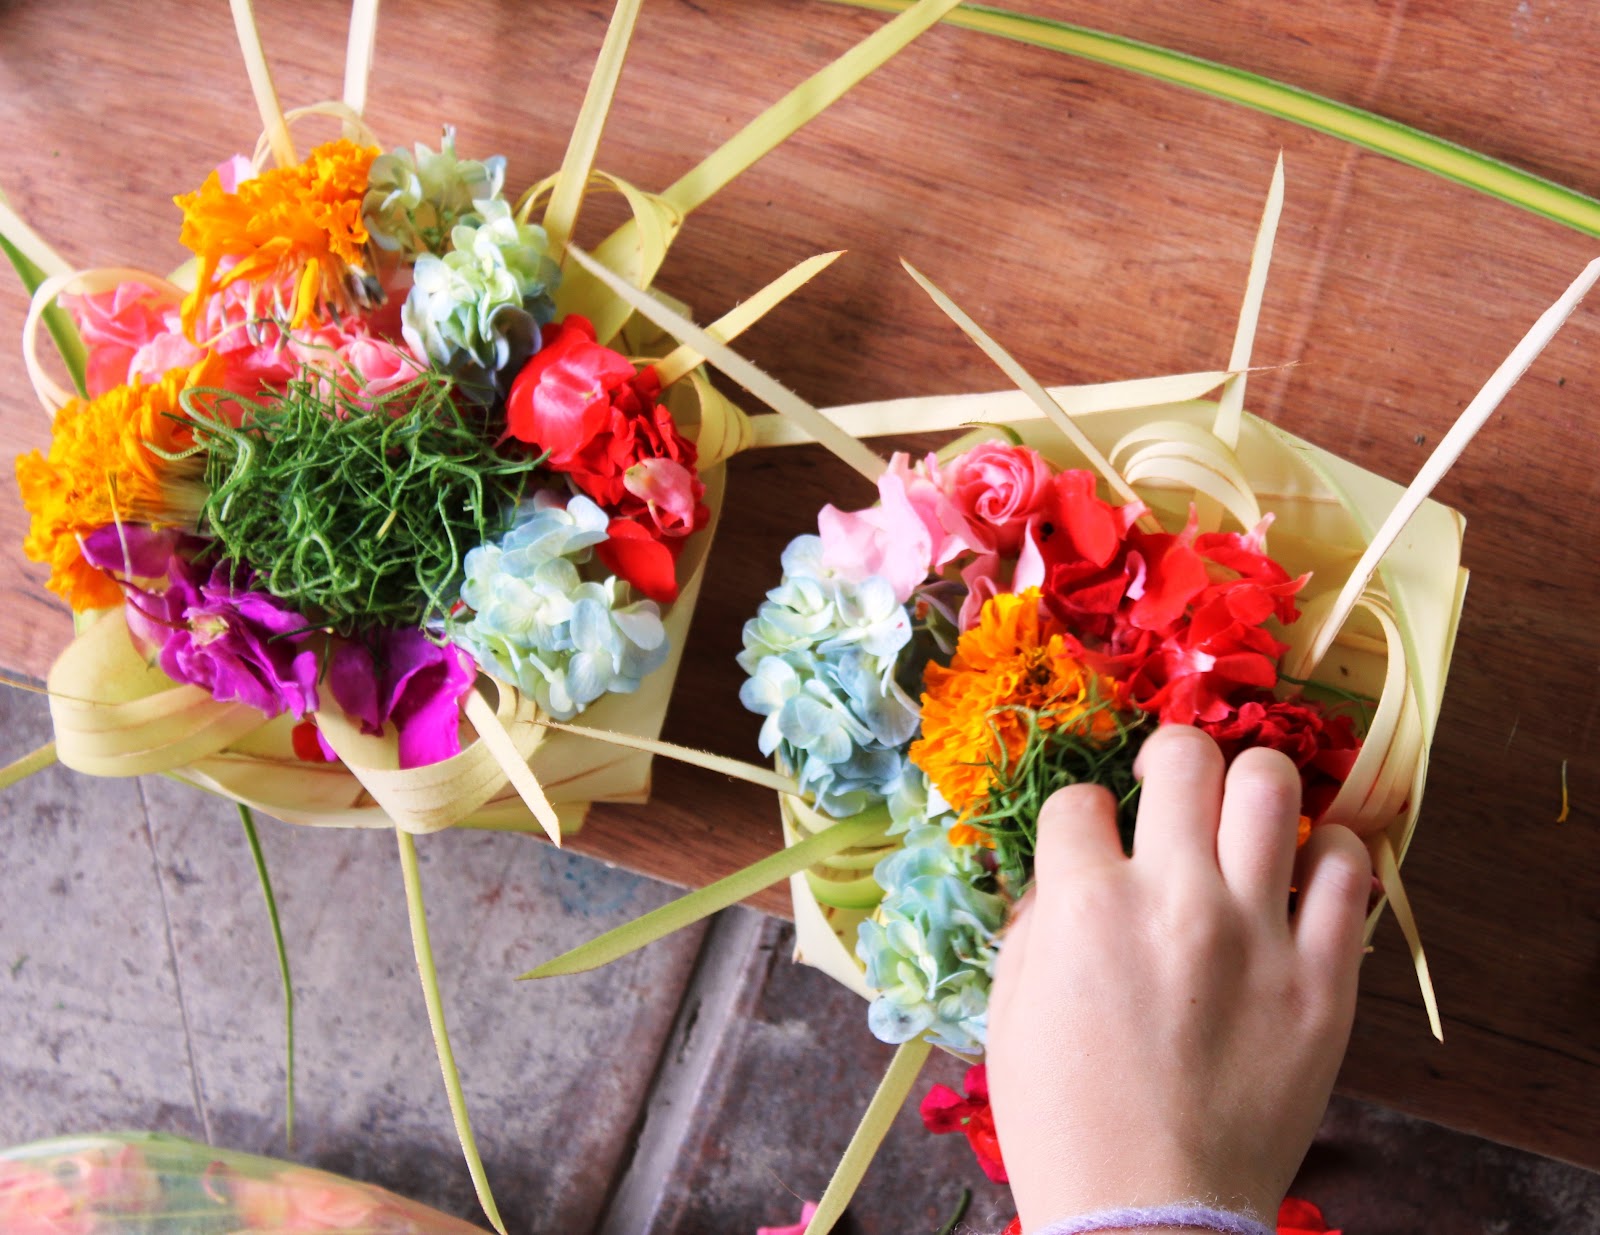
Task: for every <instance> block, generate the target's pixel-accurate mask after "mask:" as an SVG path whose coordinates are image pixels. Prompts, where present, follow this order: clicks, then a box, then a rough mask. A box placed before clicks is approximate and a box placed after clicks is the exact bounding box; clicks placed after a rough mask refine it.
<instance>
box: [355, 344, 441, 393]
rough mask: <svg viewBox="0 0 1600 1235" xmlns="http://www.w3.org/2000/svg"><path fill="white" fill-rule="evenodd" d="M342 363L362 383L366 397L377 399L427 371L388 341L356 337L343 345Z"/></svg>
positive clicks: (407, 353) (409, 354) (405, 352)
mask: <svg viewBox="0 0 1600 1235" xmlns="http://www.w3.org/2000/svg"><path fill="white" fill-rule="evenodd" d="M343 355H344V361H345V363H346V364H348V365H349V366H350V368H351V369H352V370H354V372H355V374H356V376H358V377H359V378H360V379H361V384H362V386H363V387H364V389H365V391H366V393H367V395H368V396H369V397H370V398H373V399H377V398H381V397H382V396H384V395H386V394H388V393H389V392H390V391H392V390H398V389H400V387H402V386H404V385H406V384H407V383H408V382H414V381H416V380H417V378H418V377H420V376H421V375H422V373H423V372H424V370H425V369H426V368H427V366H426V365H423V364H420V363H418V361H417V359H416V358H415V357H414V356H412V355H411V353H410V352H408V351H406V350H405V349H404V348H400V347H396V346H395V345H394V344H393V343H391V342H389V340H387V339H378V338H372V337H370V336H367V335H358V336H356V337H355V338H353V339H351V340H350V342H349V343H347V344H345V348H344V353H343Z"/></svg>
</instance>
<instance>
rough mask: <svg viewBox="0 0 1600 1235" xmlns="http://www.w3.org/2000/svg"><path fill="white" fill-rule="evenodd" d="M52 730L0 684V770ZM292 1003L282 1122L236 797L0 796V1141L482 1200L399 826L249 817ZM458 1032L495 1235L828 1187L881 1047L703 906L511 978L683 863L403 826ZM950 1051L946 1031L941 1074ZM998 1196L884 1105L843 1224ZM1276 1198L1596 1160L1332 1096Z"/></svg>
mask: <svg viewBox="0 0 1600 1235" xmlns="http://www.w3.org/2000/svg"><path fill="white" fill-rule="evenodd" d="M48 738H49V726H48V720H47V717H46V712H45V708H44V706H43V703H42V701H41V700H39V699H38V698H37V697H34V696H28V695H24V694H20V693H18V692H14V691H3V692H0V763H3V762H5V761H8V760H9V759H11V758H14V757H15V756H16V755H18V754H21V753H23V752H25V751H27V750H31V749H33V748H34V747H36V746H38V745H39V744H41V743H42V742H44V741H46V740H48ZM260 829H261V839H262V843H263V847H264V849H265V851H266V857H267V861H268V865H269V868H270V870H271V872H272V877H273V881H274V884H275V886H276V891H277V895H278V900H279V904H280V908H281V910H282V913H283V917H284V926H285V933H286V937H287V942H288V947H289V952H290V960H291V964H292V966H293V970H294V986H295V997H296V1001H297V1012H298V1016H297V1021H296V1028H297V1034H298V1051H297V1056H298V1070H297V1081H298V1095H297V1107H296V1112H297V1115H296V1136H295V1143H294V1146H293V1148H292V1150H291V1149H287V1148H286V1147H285V1144H284V1126H283V1114H284V1100H283V1081H284V1067H283V1064H284V1030H283V1013H282V998H281V994H280V989H279V980H278V974H277V965H276V959H275V957H274V953H273V949H272V941H271V936H270V933H269V929H268V925H267V918H266V913H265V910H264V908H263V905H262V901H261V895H260V892H259V889H258V885H257V882H256V877H255V872H254V869H253V866H252V864H251V860H250V855H249V851H248V849H247V847H246V845H245V840H244V836H243V834H242V832H241V829H240V827H239V824H238V822H237V820H236V817H235V814H234V812H233V809H232V807H231V806H230V805H229V804H227V803H224V802H221V801H219V800H217V799H214V798H210V797H207V796H205V795H203V794H200V793H197V792H195V791H192V790H189V789H186V788H184V787H182V786H179V785H175V784H173V783H170V782H168V781H164V780H161V779H156V778H149V779H145V780H141V781H137V782H118V781H97V780H91V779H89V778H85V777H80V776H77V775H74V774H72V773H68V772H65V771H63V770H61V769H51V770H49V771H47V772H44V773H41V774H39V775H38V776H36V777H34V778H32V779H30V780H28V781H26V782H24V783H22V784H21V785H18V786H16V787H14V788H13V789H12V790H10V791H9V792H7V793H5V794H4V795H0V846H3V852H4V854H5V855H6V856H5V860H4V862H3V863H0V989H3V990H4V992H5V994H4V998H3V999H0V1044H3V1048H0V1050H3V1053H0V1093H3V1094H4V1095H5V1098H6V1101H5V1102H4V1103H3V1105H0V1143H16V1142H21V1141H26V1140H31V1139H35V1138H38V1137H44V1136H51V1135H57V1134H60V1133H64V1132H73V1131H99V1130H105V1129H112V1128H145V1129H153V1130H160V1131H169V1132H176V1133H180V1134H183V1135H186V1136H191V1137H194V1138H196V1139H200V1140H208V1141H211V1142H213V1143H215V1144H218V1145H227V1146H229V1147H232V1148H236V1149H244V1150H250V1151H254V1152H258V1153H268V1154H273V1155H276V1156H280V1157H292V1158H296V1159H299V1160H301V1161H305V1162H308V1163H313V1164H315V1165H318V1166H321V1167H325V1168H327V1169H330V1170H335V1171H339V1172H342V1173H345V1174H349V1175H353V1176H355V1177H357V1178H361V1179H367V1180H371V1181H373V1182H376V1183H379V1184H382V1185H384V1186H386V1187H389V1188H392V1189H394V1190H396V1191H398V1192H402V1193H405V1194H407V1195H409V1196H413V1197H415V1198H417V1199H419V1200H422V1201H425V1202H427V1203H429V1204H433V1205H436V1206H438V1207H439V1208H441V1209H444V1210H447V1211H449V1212H452V1213H456V1214H459V1215H461V1216H463V1217H467V1218H469V1219H478V1218H479V1215H478V1214H477V1212H476V1207H475V1202H474V1200H473V1196H472V1191H471V1186H470V1183H469V1182H468V1180H467V1176H466V1171H465V1168H464V1167H463V1165H462V1163H461V1160H460V1155H459V1151H458V1150H457V1147H456V1144H455V1138H454V1136H453V1133H452V1131H451V1124H450V1117H449V1112H448V1108H447V1106H446V1103H445V1098H444V1091H443V1088H442V1085H441V1083H440V1079H439V1075H438V1069H437V1065H436V1063H435V1059H434V1054H433V1048H432V1043H431V1040H430V1037H429V1033H428V1026H427V1021H426V1016H425V1013H424V1009H423V1004H422V998H421V995H420V992H419V989H418V986H417V981H416V973H415V968H414V965H413V961H412V954H411V943H410V936H409V933H408V930H407V926H406V916H405V908H404V901H403V897H402V893H401V883H400V871H399V863H398V857H397V854H396V850H395V843H394V839H393V837H392V836H390V835H388V834H382V833H372V834H368V833H353V832H343V831H327V832H323V831H319V830H316V829H311V828H295V827H288V826H285V825H281V824H279V823H277V822H276V821H273V820H261V821H260ZM419 848H420V851H421V862H422V873H423V880H424V886H425V889H426V892H427V902H428V906H429V915H430V924H431V926H432V931H433V939H434V947H435V951H436V955H437V959H438V964H439V970H440V974H441V981H442V986H443V991H444V998H445V1006H446V1011H447V1014H448V1016H449V1020H450V1027H451V1032H452V1037H453V1040H454V1043H455V1046H456V1053H457V1057H458V1060H459V1062H460V1064H461V1070H462V1074H463V1079H464V1084H465V1087H466V1091H467V1096H468V1101H469V1104H470V1107H471V1111H472V1115H473V1121H474V1124H475V1126H476V1128H477V1132H478V1138H479V1144H480V1147H481V1148H482V1151H483V1155H484V1159H485V1162H486V1164H487V1169H488V1173H489V1177H490V1180H491V1182H492V1183H493V1185H494V1189H495V1192H496V1195H497V1197H498V1199H499V1201H500V1206H501V1210H502V1212H503V1214H504V1215H505V1218H506V1220H507V1222H508V1223H509V1225H510V1228H511V1230H512V1231H513V1232H514V1233H517V1235H529V1233H539V1235H543V1233H546V1232H548V1233H551V1235H554V1233H556V1232H561V1233H562V1235H580V1233H591V1235H667V1233H669V1232H684V1233H690V1235H698V1233H700V1232H717V1233H719V1235H720V1233H722V1232H729V1233H738V1235H748V1233H750V1232H753V1230H754V1228H755V1227H756V1226H757V1225H758V1224H761V1223H777V1222H790V1221H793V1220H794V1218H795V1216H796V1215H797V1213H798V1209H799V1203H798V1201H797V1200H796V1199H795V1198H797V1197H810V1198H815V1197H816V1196H817V1195H818V1194H819V1193H820V1191H821V1189H822V1187H823V1185H824V1184H825V1182H826V1180H827V1178H828V1175H829V1172H830V1171H831V1168H832V1165H833V1163H834V1162H835V1161H836V1160H837V1158H838V1156H839V1154H840V1152H841V1151H842V1150H843V1148H844V1145H845V1143H846V1142H847V1140H848V1139H849V1136H850V1133H851V1131H852V1130H853V1128H854V1125H855V1121H856V1119H857V1117H858V1116H859V1113H860V1110H861V1108H862V1107H863V1106H864V1104H865V1102H866V1099H867V1097H868V1096H869V1094H870V1093H871V1090H872V1087H873V1086H874V1085H875V1083H876V1080H877V1076H878V1074H879V1073H880V1072H881V1070H882V1068H883V1067H884V1065H885V1063H886V1062H887V1058H888V1051H887V1049H886V1048H883V1047H881V1046H879V1044H877V1043H876V1042H874V1041H873V1040H872V1039H871V1037H870V1035H869V1034H868V1033H867V1031H866V1027H865V1024H864V1021H863V1009H862V1007H861V1006H860V1004H859V1002H858V1001H857V1000H856V999H855V998H854V997H853V996H851V995H849V994H848V993H847V992H845V991H844V990H842V989H841V988H839V987H837V986H835V985H834V984H832V983H831V982H829V981H828V980H827V979H825V978H823V977H822V976H821V975H819V974H817V973H815V972H813V971H811V970H807V969H803V968H800V967H797V966H794V965H792V964H790V963H788V961H787V959H786V958H787V953H788V950H789V947H790V940H789V935H788V931H787V928H786V927H784V926H783V925H782V924H780V923H777V922H773V921H770V920H767V919H764V918H762V917H760V916H758V915H756V914H753V913H751V912H749V911H746V910H734V911H730V912H729V913H727V914H724V915H721V916H720V917H719V918H718V919H716V920H715V921H714V922H712V923H711V924H710V925H709V927H708V928H702V929H698V930H693V931H686V932H683V933H681V934H680V935H678V936H675V937H673V938H671V939H669V940H666V941H664V942H662V943H660V944H657V945H655V946H653V947H652V948H650V949H648V950H646V951H645V952H643V953H639V954H635V955H634V956H632V957H629V958H627V959H626V960H624V961H621V962H619V963H618V964H616V965H614V966H611V967H610V968H608V969H606V970H604V971H602V972H600V973H596V974H586V975H581V976H578V977H573V978H565V979H560V980H558V981H553V982H546V983H537V984H533V983H516V982H513V981H512V980H511V976H512V975H514V974H516V973H519V972H522V971H523V970H526V969H528V968H530V967H531V966H532V965H534V964H536V963H537V962H538V961H540V960H542V959H545V958H547V957H549V956H552V955H554V954H556V953H558V952H561V951H563V950H565V949H566V948H568V947H571V946H572V945H574V944H576V943H578V942H581V941H582V940H584V939H586V938H589V937H591V936H593V935H595V934H598V933H599V932H601V931H603V930H605V929H608V928H609V927H611V926H614V925H616V924H618V923H620V922H623V921H626V920H627V919H629V918H632V917H635V916H637V915H638V914H640V913H642V912H644V911H645V910H648V909H650V908H653V907H654V906H656V905H658V904H661V903H662V902H664V901H666V900H668V899H670V898H671V897H672V895H673V894H674V893H673V890H672V889H669V888H667V887H665V886H663V885H659V884H655V883H652V882H651V881H649V880H646V879H641V878H639V877H637V876H634V875H630V874H626V873H623V872H620V871H616V870H611V869H609V868H606V867H604V866H602V865H600V864H598V863H595V862H593V861H590V860H587V859H584V858H580V857H576V856H570V855H565V854H561V853H558V852H556V851H554V850H552V849H551V848H550V847H549V846H547V845H544V844H542V843H540V842H537V841H534V840H531V839H528V838H525V837H520V836H507V835H492V834H479V833H470V832H464V833H461V834H446V835H443V836H439V837H432V838H424V839H423V840H422V841H421V842H420V844H419ZM960 1073H961V1068H960V1066H959V1065H958V1064H957V1063H956V1062H955V1061H953V1060H950V1059H945V1058H936V1059H935V1060H934V1061H933V1062H931V1063H930V1065H929V1067H928V1069H927V1072H926V1074H925V1075H924V1077H923V1079H922V1083H921V1084H920V1085H919V1089H918V1093H919V1094H920V1093H921V1092H922V1091H923V1090H925V1089H926V1086H927V1085H928V1084H931V1083H932V1082H933V1081H934V1080H942V1081H944V1082H946V1083H948V1084H958V1083H959V1077H960ZM964 1188H970V1189H971V1190H972V1192H973V1194H974V1197H973V1203H972V1207H971V1209H970V1210H969V1211H968V1215H967V1219H966V1222H965V1224H964V1226H963V1228H962V1229H964V1230H968V1231H972V1232H992V1231H995V1230H998V1228H999V1227H1000V1226H1001V1225H1002V1224H1003V1223H1004V1221H1005V1220H1006V1219H1007V1218H1009V1216H1010V1212H1009V1207H1008V1201H1007V1197H1006V1194H1005V1190H1004V1189H1003V1188H1000V1187H997V1186H994V1185H991V1184H988V1183H987V1182H986V1181H984V1180H983V1178H982V1176H981V1174H980V1173H979V1172H978V1171H977V1169H976V1166H975V1165H974V1163H973V1162H972V1159H971V1157H970V1155H969V1153H968V1151H967V1149H966V1147H965V1144H964V1143H963V1142H961V1141H960V1139H959V1138H954V1137H940V1138H934V1137H930V1136H928V1135H927V1134H926V1133H924V1132H923V1131H922V1129H921V1126H920V1122H919V1121H918V1119H917V1117H916V1115H915V1112H914V1111H912V1110H908V1111H907V1112H904V1113H903V1114H902V1116H901V1118H900V1119H899V1121H898V1122H897V1123H896V1125H895V1128H894V1130H893V1132H892V1134H891V1136H890V1139H889V1141H888V1143H887V1144H886V1146H885V1148H884V1151H883V1152H882V1154H881V1155H880V1157H879V1160H878V1161H877V1163H876V1164H875V1166H874V1167H873V1170H872V1172H871V1173H870V1174H869V1176H868V1178H867V1181H866V1183H865V1185H864V1187H863V1188H862V1191H861V1193H860V1194H859V1196H858V1199H857V1202H856V1204H855V1205H854V1206H853V1208H852V1212H851V1215H850V1218H849V1219H848V1221H847V1223H846V1227H845V1229H846V1230H854V1231H856V1232H862V1233H875V1232H882V1233H884V1235H887V1233H889V1232H895V1233H897V1235H898V1233H910V1232H929V1233H931V1232H933V1231H935V1230H936V1229H937V1228H938V1227H939V1226H940V1225H941V1223H942V1222H943V1221H944V1219H945V1218H946V1217H947V1216H948V1215H949V1213H950V1212H951V1211H952V1210H953V1209H954V1207H955V1205H956V1202H957V1200H958V1198H959V1196H960V1194H961V1192H962V1190H963V1189H964ZM1296 1191H1297V1193H1298V1194H1300V1195H1304V1196H1308V1197H1310V1198H1311V1199H1313V1200H1316V1201H1317V1202H1318V1203H1320V1204H1321V1205H1322V1206H1323V1208H1324V1210H1325V1211H1326V1213H1327V1214H1328V1216H1329V1218H1330V1220H1332V1222H1333V1224H1334V1225H1336V1226H1342V1227H1343V1228H1344V1230H1345V1231H1346V1232H1347V1233H1348V1235H1413V1233H1415V1232H1421V1231H1427V1232H1429V1233H1430V1235H1454V1233H1456V1232H1460V1233H1461V1235H1510V1233H1520V1232H1530V1233H1531V1232H1540V1233H1542V1235H1595V1233H1596V1232H1600V1176H1596V1175H1593V1174H1590V1173H1588V1172H1585V1171H1581V1170H1577V1169H1575V1168H1572V1167H1569V1166H1566V1165H1563V1164H1560V1163H1555V1162H1550V1161H1547V1160H1544V1159H1540V1158H1535V1157H1532V1156H1530V1155H1526V1154H1522V1153H1518V1152H1516V1151H1512V1150H1507V1149H1504V1148H1502V1147H1499V1146H1495V1145H1491V1144H1488V1143H1486V1142H1483V1141H1478V1140H1474V1139H1472V1138H1470V1137H1465V1136H1461V1135H1459V1134H1456V1133H1453V1132H1448V1131H1445V1130H1443V1129H1440V1128H1436V1127H1433V1126H1431V1125H1428V1124H1423V1123H1420V1122H1418V1121H1415V1120H1409V1119H1406V1118H1403V1117H1401V1116H1398V1115H1395V1114H1393V1113H1391V1112H1387V1111H1384V1110H1381V1109H1379V1108H1375V1107H1370V1106H1366V1105H1363V1104H1359V1103H1354V1102H1349V1101H1344V1100H1339V1101H1336V1102H1335V1104H1334V1106H1333V1108H1332V1109H1331V1110H1330V1112H1329V1116H1328V1118H1327V1120H1326V1121H1325V1123H1324V1125H1323V1129H1322V1133H1321V1135H1320V1136H1319V1139H1318V1143H1317V1145H1316V1146H1315V1147H1314V1148H1313V1150H1312V1152H1311V1155H1310V1156H1309V1158H1308V1159H1307V1164H1306V1167H1305V1170H1304V1171H1303V1172H1302V1178H1301V1180H1300V1182H1299V1184H1298V1185H1297V1188H1296Z"/></svg>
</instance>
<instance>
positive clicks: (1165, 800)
mask: <svg viewBox="0 0 1600 1235" xmlns="http://www.w3.org/2000/svg"><path fill="white" fill-rule="evenodd" d="M1134 771H1135V773H1136V774H1137V775H1138V776H1139V777H1140V778H1141V779H1142V780H1143V781H1144V784H1143V787H1142V788H1141V789H1140V790H1139V822H1138V824H1137V825H1136V827H1135V828H1134V834H1133V854H1134V858H1135V860H1136V861H1138V862H1139V864H1140V865H1141V866H1145V867H1147V868H1151V869H1154V868H1165V869H1166V870H1168V871H1176V870H1177V869H1179V868H1180V867H1189V868H1192V869H1198V870H1202V871H1204V870H1210V871H1212V872H1215V870H1216V868H1217V857H1216V854H1217V815H1218V812H1219V811H1220V809H1221V806H1222V771H1223V767H1222V752H1221V751H1219V750H1218V749H1217V744H1216V743H1215V742H1213V741H1212V740H1211V738H1210V737H1209V736H1208V735H1206V734H1204V733H1202V732H1201V731H1200V730H1198V729H1190V728H1188V727H1187V726H1184V725H1163V726H1162V727H1161V728H1160V729H1157V730H1156V731H1155V732H1154V733H1153V734H1151V735H1150V737H1149V739H1148V740H1146V742H1145V744H1144V747H1143V748H1142V749H1141V750H1140V751H1139V758H1138V760H1137V761H1136V762H1135V764H1134Z"/></svg>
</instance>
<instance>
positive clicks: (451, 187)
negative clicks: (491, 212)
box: [361, 125, 506, 258]
mask: <svg viewBox="0 0 1600 1235" xmlns="http://www.w3.org/2000/svg"><path fill="white" fill-rule="evenodd" d="M505 179H506V161H505V157H504V156H503V155H498V154H497V155H494V156H493V157H492V158H487V159H482V160H479V159H460V158H457V157H456V131H455V129H453V128H451V127H450V126H449V125H446V126H445V130H444V136H443V138H442V139H441V140H440V142H439V150H438V153H437V154H436V153H434V152H433V151H432V150H429V149H428V147H427V146H425V145H423V144H422V143H421V142H418V143H417V147H416V153H415V154H413V153H412V152H411V151H410V150H405V149H398V150H392V151H390V152H389V153H388V154H380V155H379V156H378V157H377V158H375V159H373V160H372V167H371V168H370V169H369V170H368V172H367V193H366V196H365V197H364V198H363V199H362V202H361V213H362V217H363V220H364V221H365V223H366V225H367V231H368V233H369V234H370V235H371V236H372V241H373V243H374V244H376V245H377V246H378V247H379V248H380V249H384V250H386V251H388V252H391V253H393V252H399V253H401V254H402V255H403V256H405V257H407V258H415V257H417V256H418V255H419V254H422V253H434V254H442V253H444V251H445V249H446V248H448V247H449V242H450V233H451V232H452V231H453V230H454V228H455V227H456V225H457V224H458V223H470V222H473V221H474V219H475V218H476V217H477V216H476V210H477V207H476V205H475V203H476V202H480V201H488V200H490V199H492V198H497V197H499V196H500V191H501V189H502V188H503V187H504V185H505Z"/></svg>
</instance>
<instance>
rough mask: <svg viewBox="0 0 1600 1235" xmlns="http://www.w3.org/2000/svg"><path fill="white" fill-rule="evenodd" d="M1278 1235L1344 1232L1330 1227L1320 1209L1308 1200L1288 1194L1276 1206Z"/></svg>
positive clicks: (1312, 1234)
mask: <svg viewBox="0 0 1600 1235" xmlns="http://www.w3.org/2000/svg"><path fill="white" fill-rule="evenodd" d="M1278 1235H1344V1232H1343V1231H1342V1230H1334V1229H1333V1228H1332V1227H1330V1226H1329V1225H1328V1223H1327V1220H1326V1219H1325V1218H1324V1217H1323V1216H1322V1211H1321V1210H1320V1209H1318V1208H1317V1207H1316V1206H1315V1205H1313V1204H1312V1203H1311V1202H1310V1201H1302V1200H1300V1199H1299V1198H1298V1197H1293V1196H1289V1197H1285V1198H1284V1200H1283V1204H1282V1205H1280V1206H1279V1207H1278Z"/></svg>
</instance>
